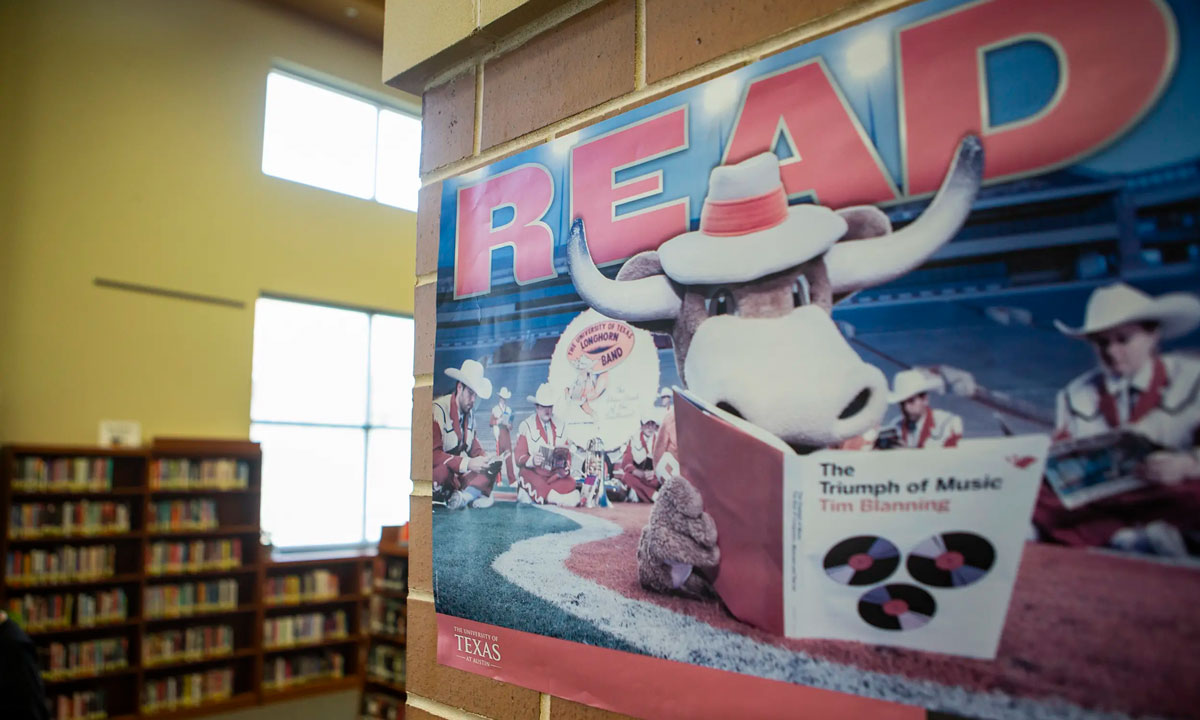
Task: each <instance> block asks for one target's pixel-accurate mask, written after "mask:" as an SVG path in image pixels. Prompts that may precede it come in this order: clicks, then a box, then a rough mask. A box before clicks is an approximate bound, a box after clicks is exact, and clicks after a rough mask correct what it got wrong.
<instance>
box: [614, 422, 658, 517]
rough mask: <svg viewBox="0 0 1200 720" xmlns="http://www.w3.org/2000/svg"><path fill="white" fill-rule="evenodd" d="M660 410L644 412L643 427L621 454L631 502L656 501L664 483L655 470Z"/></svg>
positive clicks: (622, 467)
mask: <svg viewBox="0 0 1200 720" xmlns="http://www.w3.org/2000/svg"><path fill="white" fill-rule="evenodd" d="M659 414H660V413H659V412H658V411H656V409H647V410H645V411H644V412H642V417H641V428H640V429H639V430H638V433H637V434H636V435H634V436H633V437H631V438H629V442H627V443H626V444H625V453H624V454H623V455H622V456H621V469H622V470H623V471H624V473H625V474H624V476H623V477H622V481H623V482H624V483H625V485H626V486H628V487H629V496H628V497H627V498H626V499H627V500H628V501H630V502H654V498H655V496H656V495H658V488H659V486H660V485H662V482H660V481H659V479H658V477H657V476H656V475H655V472H654V440H655V438H656V437H657V436H658V424H659Z"/></svg>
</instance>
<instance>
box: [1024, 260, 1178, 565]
mask: <svg viewBox="0 0 1200 720" xmlns="http://www.w3.org/2000/svg"><path fill="white" fill-rule="evenodd" d="M1055 325H1056V326H1057V327H1058V329H1059V331H1060V332H1062V333H1063V334H1065V335H1067V336H1069V337H1073V338H1076V339H1079V340H1084V341H1086V342H1088V343H1090V344H1091V346H1092V349H1093V350H1094V351H1095V353H1096V358H1097V360H1098V364H1097V367H1095V368H1093V369H1092V370H1089V371H1088V372H1086V373H1084V374H1083V375H1080V376H1079V377H1077V378H1075V379H1074V380H1072V381H1071V382H1070V383H1068V384H1067V386H1066V387H1065V388H1064V389H1063V390H1062V391H1060V392H1059V393H1058V398H1057V402H1056V405H1057V423H1056V434H1055V439H1056V440H1058V441H1067V440H1079V439H1081V438H1087V437H1094V436H1099V435H1105V434H1111V435H1113V437H1116V431H1120V430H1125V431H1128V432H1131V433H1135V434H1136V435H1139V436H1141V437H1142V438H1144V439H1145V440H1147V441H1149V443H1148V446H1149V447H1151V448H1157V449H1156V450H1153V451H1150V452H1148V454H1146V455H1145V457H1144V458H1142V459H1141V460H1140V461H1139V462H1138V463H1137V465H1136V467H1135V469H1134V470H1133V475H1134V476H1135V477H1136V478H1138V479H1140V480H1141V481H1143V482H1144V483H1145V485H1143V486H1141V487H1135V488H1134V489H1131V490H1126V491H1125V492H1120V493H1117V494H1114V495H1111V496H1109V497H1103V498H1101V499H1098V500H1095V501H1093V502H1090V503H1088V504H1086V505H1083V506H1082V507H1077V508H1075V509H1073V510H1068V509H1066V508H1065V507H1064V506H1063V504H1062V502H1061V501H1060V499H1059V498H1058V496H1057V495H1056V494H1055V493H1054V492H1053V490H1052V489H1051V488H1049V487H1048V486H1047V485H1046V483H1043V484H1042V487H1041V491H1040V494H1039V496H1038V502H1037V507H1036V509H1035V511H1034V524H1035V525H1036V526H1037V527H1038V529H1039V530H1040V531H1041V533H1042V535H1043V536H1045V537H1047V538H1049V539H1052V540H1055V541H1057V542H1061V543H1065V544H1067V545H1088V546H1115V547H1119V548H1122V549H1126V550H1135V551H1139V552H1148V553H1152V554H1157V555H1172V556H1180V555H1185V554H1189V553H1190V554H1200V553H1198V551H1200V451H1198V449H1197V445H1198V440H1200V359H1197V358H1196V357H1194V356H1191V355H1184V354H1181V353H1161V352H1159V344H1160V342H1161V341H1162V340H1163V339H1169V338H1175V337H1181V336H1183V335H1186V334H1188V333H1189V332H1191V331H1192V330H1194V329H1195V328H1196V327H1197V326H1200V300H1198V299H1197V298H1196V297H1195V296H1194V295H1191V294H1188V293H1168V294H1166V295H1161V296H1159V297H1157V298H1153V297H1151V296H1149V295H1147V294H1145V293H1143V292H1141V291H1140V290H1137V289H1136V288H1133V287H1131V286H1129V285H1126V284H1125V283H1115V284H1113V285H1109V286H1107V287H1102V288H1098V289H1097V290H1095V291H1094V292H1093V293H1092V295H1091V297H1090V298H1089V299H1088V303H1087V309H1086V311H1085V313H1084V322H1083V325H1082V327H1077V328H1076V327H1070V326H1068V325H1066V324H1064V323H1062V322H1059V321H1057V320H1056V321H1055Z"/></svg>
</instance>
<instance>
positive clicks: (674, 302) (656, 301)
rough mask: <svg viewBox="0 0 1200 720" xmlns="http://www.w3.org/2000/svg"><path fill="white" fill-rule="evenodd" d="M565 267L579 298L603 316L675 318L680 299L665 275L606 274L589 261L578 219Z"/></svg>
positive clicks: (644, 319) (643, 319)
mask: <svg viewBox="0 0 1200 720" xmlns="http://www.w3.org/2000/svg"><path fill="white" fill-rule="evenodd" d="M567 268H568V269H569V270H570V272H571V282H573V283H575V291H576V292H578V293H579V297H581V298H583V301H584V302H586V303H587V304H588V305H591V306H592V307H593V308H595V309H596V310H597V311H598V312H600V313H601V314H603V315H607V316H609V317H611V318H615V319H617V320H625V321H628V322H649V321H652V320H674V319H675V316H677V315H678V314H679V307H680V305H681V304H682V302H683V301H682V300H681V299H680V297H679V295H678V294H677V293H676V292H675V288H674V287H672V286H671V281H670V280H668V279H667V276H666V275H651V276H650V277H644V278H638V279H637V280H621V281H617V280H609V279H608V278H607V277H605V276H604V274H603V273H601V272H600V271H599V270H598V269H597V268H596V264H595V263H594V262H592V256H591V254H590V253H589V252H588V246H587V239H586V238H585V237H584V234H583V220H582V219H580V218H576V219H575V222H573V223H571V237H570V238H569V239H568V240H567Z"/></svg>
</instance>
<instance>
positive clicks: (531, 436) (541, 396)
mask: <svg viewBox="0 0 1200 720" xmlns="http://www.w3.org/2000/svg"><path fill="white" fill-rule="evenodd" d="M554 400H555V397H554V391H553V390H552V389H551V387H550V383H542V384H541V385H540V386H538V389H537V393H536V394H535V395H530V396H529V402H531V403H533V405H534V410H533V414H532V415H530V416H529V417H527V418H525V419H524V420H523V421H522V422H521V426H520V428H519V429H518V430H517V447H516V449H515V451H514V455H515V456H516V461H517V467H519V468H520V470H519V475H518V478H517V488H518V490H517V492H518V499H519V500H520V501H522V502H535V503H537V504H538V505H544V504H546V503H550V504H552V505H561V506H563V507H575V506H577V505H578V504H579V497H580V496H579V491H578V490H577V489H576V488H575V479H574V478H573V477H571V460H570V451H569V450H568V449H567V446H566V440H565V439H564V438H563V437H562V435H561V434H560V432H559V429H558V425H557V424H555V422H554ZM556 456H557V458H556ZM556 460H557V461H556Z"/></svg>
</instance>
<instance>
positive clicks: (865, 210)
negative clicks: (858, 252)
mask: <svg viewBox="0 0 1200 720" xmlns="http://www.w3.org/2000/svg"><path fill="white" fill-rule="evenodd" d="M837 214H838V215H841V216H842V219H843V220H845V221H846V225H848V226H849V229H847V230H846V234H845V235H843V236H842V238H841V239H842V240H862V239H863V238H873V237H879V236H880V235H887V234H888V233H890V232H891V231H892V221H891V220H889V219H888V216H887V213H885V212H884V211H882V210H880V209H879V208H877V207H875V206H874V205H856V206H854V207H848V208H842V209H841V210H838V211H837Z"/></svg>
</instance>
